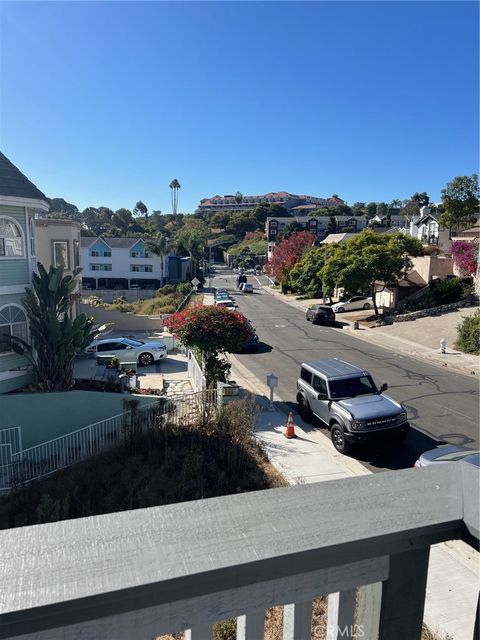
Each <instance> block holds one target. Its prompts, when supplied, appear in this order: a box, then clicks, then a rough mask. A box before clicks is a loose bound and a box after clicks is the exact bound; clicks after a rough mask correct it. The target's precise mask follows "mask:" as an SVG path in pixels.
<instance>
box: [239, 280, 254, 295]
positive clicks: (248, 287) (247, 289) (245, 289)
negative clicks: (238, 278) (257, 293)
mask: <svg viewBox="0 0 480 640" xmlns="http://www.w3.org/2000/svg"><path fill="white" fill-rule="evenodd" d="M240 286H241V290H242V293H253V284H250V282H244V283H243V284H242V285H240Z"/></svg>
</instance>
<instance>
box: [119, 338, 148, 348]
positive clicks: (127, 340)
mask: <svg viewBox="0 0 480 640" xmlns="http://www.w3.org/2000/svg"><path fill="white" fill-rule="evenodd" d="M122 342H123V343H124V344H128V346H129V347H141V346H142V344H145V343H144V342H141V341H140V340H131V339H130V338H123V340H122Z"/></svg>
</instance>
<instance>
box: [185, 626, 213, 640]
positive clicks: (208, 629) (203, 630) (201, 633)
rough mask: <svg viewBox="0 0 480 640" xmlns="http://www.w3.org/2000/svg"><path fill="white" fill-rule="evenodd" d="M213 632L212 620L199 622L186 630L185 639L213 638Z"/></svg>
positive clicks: (202, 639) (204, 639) (206, 639)
mask: <svg viewBox="0 0 480 640" xmlns="http://www.w3.org/2000/svg"><path fill="white" fill-rule="evenodd" d="M212 633H213V632H212V623H211V622H198V623H196V624H194V625H192V628H191V629H186V630H185V640H211V639H212Z"/></svg>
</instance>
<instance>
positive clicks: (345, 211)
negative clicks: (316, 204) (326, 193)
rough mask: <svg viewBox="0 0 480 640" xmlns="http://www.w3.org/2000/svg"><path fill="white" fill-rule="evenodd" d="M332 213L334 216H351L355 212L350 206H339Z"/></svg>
mask: <svg viewBox="0 0 480 640" xmlns="http://www.w3.org/2000/svg"><path fill="white" fill-rule="evenodd" d="M332 213H333V215H334V216H351V215H352V214H353V210H352V207H349V206H348V204H337V205H335V206H334V207H333V208H332Z"/></svg>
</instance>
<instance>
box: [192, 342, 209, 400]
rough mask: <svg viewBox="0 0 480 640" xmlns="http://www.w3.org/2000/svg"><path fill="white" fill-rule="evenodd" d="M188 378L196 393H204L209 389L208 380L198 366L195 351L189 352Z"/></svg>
mask: <svg viewBox="0 0 480 640" xmlns="http://www.w3.org/2000/svg"><path fill="white" fill-rule="evenodd" d="M188 377H189V378H190V382H191V383H192V387H193V388H194V389H195V391H203V390H204V389H206V388H207V379H206V378H205V376H204V374H203V371H202V369H201V367H200V365H199V364H198V361H197V359H196V358H195V355H194V353H193V351H188Z"/></svg>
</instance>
